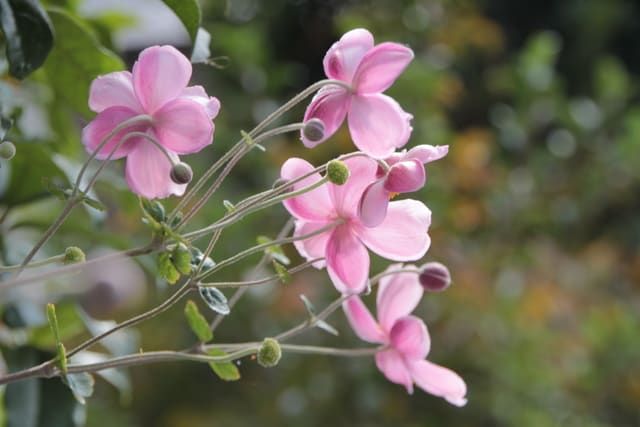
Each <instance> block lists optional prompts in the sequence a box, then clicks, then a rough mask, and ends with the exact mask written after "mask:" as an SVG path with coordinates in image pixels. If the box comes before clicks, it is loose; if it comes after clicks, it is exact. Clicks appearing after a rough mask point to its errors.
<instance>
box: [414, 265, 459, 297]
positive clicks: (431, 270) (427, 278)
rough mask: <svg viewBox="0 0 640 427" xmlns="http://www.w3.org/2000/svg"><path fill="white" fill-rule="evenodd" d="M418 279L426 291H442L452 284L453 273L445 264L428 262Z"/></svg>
mask: <svg viewBox="0 0 640 427" xmlns="http://www.w3.org/2000/svg"><path fill="white" fill-rule="evenodd" d="M418 280H419V281H420V284H421V285H422V287H423V288H424V290H425V291H430V292H441V291H444V290H445V289H447V288H448V287H449V285H451V273H449V269H448V268H447V267H446V266H445V265H444V264H441V263H439V262H428V263H426V264H425V265H423V266H422V268H421V270H420V274H419V275H418Z"/></svg>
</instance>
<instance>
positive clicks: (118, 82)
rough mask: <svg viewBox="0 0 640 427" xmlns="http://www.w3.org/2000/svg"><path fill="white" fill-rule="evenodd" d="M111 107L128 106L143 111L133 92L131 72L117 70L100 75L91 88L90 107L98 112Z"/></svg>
mask: <svg viewBox="0 0 640 427" xmlns="http://www.w3.org/2000/svg"><path fill="white" fill-rule="evenodd" d="M109 107H128V108H129V109H131V110H133V111H138V112H142V106H141V105H140V102H138V100H137V99H136V95H135V93H134V92H133V82H132V81H131V73H130V72H128V71H116V72H113V73H109V74H105V75H104V76H98V77H96V78H95V80H93V82H91V88H90V89H89V108H91V110H92V111H95V112H96V113H99V112H101V111H102V110H105V109H107V108H109Z"/></svg>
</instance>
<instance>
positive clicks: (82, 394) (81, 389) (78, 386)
mask: <svg viewBox="0 0 640 427" xmlns="http://www.w3.org/2000/svg"><path fill="white" fill-rule="evenodd" d="M62 382H64V383H65V384H66V385H67V387H69V388H70V389H71V392H72V393H73V396H74V397H75V398H76V400H77V401H78V402H80V403H81V404H83V405H84V404H85V403H86V400H85V399H86V398H87V397H90V396H91V395H92V394H93V384H94V382H95V381H94V379H93V377H92V376H91V375H89V374H87V373H86V372H83V373H81V374H68V375H65V376H64V377H63V379H62Z"/></svg>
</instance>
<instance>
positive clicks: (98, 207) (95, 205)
mask: <svg viewBox="0 0 640 427" xmlns="http://www.w3.org/2000/svg"><path fill="white" fill-rule="evenodd" d="M82 203H84V204H86V205H87V206H90V207H92V208H93V209H95V210H98V211H100V212H103V211H105V210H106V209H107V207H106V206H105V205H103V204H102V202H100V201H99V200H96V199H92V198H91V197H89V196H84V197H83V198H82Z"/></svg>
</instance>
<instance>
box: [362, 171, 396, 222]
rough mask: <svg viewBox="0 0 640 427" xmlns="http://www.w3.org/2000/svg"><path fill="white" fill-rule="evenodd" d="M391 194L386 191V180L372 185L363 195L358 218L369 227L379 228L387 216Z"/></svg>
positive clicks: (380, 180)
mask: <svg viewBox="0 0 640 427" xmlns="http://www.w3.org/2000/svg"><path fill="white" fill-rule="evenodd" d="M389 196H390V194H389V192H388V191H387V190H385V189H384V179H379V180H377V181H376V182H374V183H373V184H370V185H369V186H368V187H367V188H366V189H365V190H364V193H362V198H361V199H360V204H359V205H358V217H359V218H360V221H361V222H362V223H363V224H364V225H365V226H367V227H377V226H378V225H380V224H382V221H384V218H385V217H386V216H387V207H388V206H389Z"/></svg>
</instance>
